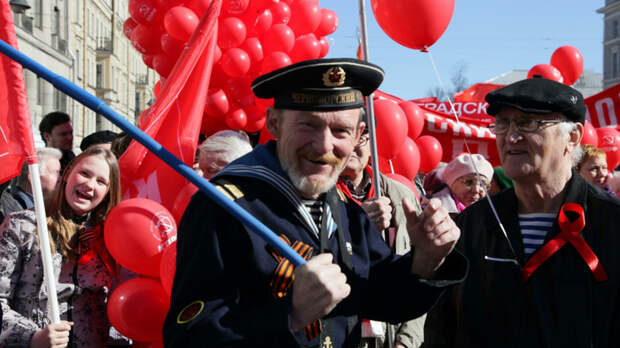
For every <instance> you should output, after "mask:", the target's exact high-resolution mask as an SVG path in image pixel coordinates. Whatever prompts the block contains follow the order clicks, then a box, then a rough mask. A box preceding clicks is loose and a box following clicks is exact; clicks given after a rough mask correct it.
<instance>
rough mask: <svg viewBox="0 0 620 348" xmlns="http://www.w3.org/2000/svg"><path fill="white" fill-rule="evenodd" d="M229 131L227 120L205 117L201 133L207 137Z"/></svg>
mask: <svg viewBox="0 0 620 348" xmlns="http://www.w3.org/2000/svg"><path fill="white" fill-rule="evenodd" d="M225 129H228V125H227V124H226V120H225V119H224V117H222V118H211V117H203V118H202V125H201V126H200V133H201V134H204V135H206V136H209V135H211V134H215V133H217V132H219V131H221V130H225Z"/></svg>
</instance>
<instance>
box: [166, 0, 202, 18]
mask: <svg viewBox="0 0 620 348" xmlns="http://www.w3.org/2000/svg"><path fill="white" fill-rule="evenodd" d="M161 1H168V0H161ZM184 4H185V6H186V7H187V8H190V9H191V10H192V11H194V12H195V13H196V14H197V15H198V16H199V17H201V16H202V15H203V14H204V13H205V12H206V11H207V9H208V8H209V5H211V0H186V1H185V2H184Z"/></svg>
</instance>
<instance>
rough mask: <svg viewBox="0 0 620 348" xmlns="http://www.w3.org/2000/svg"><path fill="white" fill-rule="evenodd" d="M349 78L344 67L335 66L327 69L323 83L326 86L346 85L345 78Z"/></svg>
mask: <svg viewBox="0 0 620 348" xmlns="http://www.w3.org/2000/svg"><path fill="white" fill-rule="evenodd" d="M346 78H347V75H346V73H345V72H344V69H343V68H341V67H339V66H335V67H332V68H329V69H327V71H326V72H325V73H323V84H324V85H325V87H338V86H342V85H344V80H345V79H346Z"/></svg>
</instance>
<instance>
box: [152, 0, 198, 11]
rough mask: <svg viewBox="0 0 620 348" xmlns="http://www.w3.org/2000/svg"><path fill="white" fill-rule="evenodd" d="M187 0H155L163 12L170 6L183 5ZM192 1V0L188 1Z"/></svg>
mask: <svg viewBox="0 0 620 348" xmlns="http://www.w3.org/2000/svg"><path fill="white" fill-rule="evenodd" d="M184 2H186V0H155V4H156V5H157V7H159V9H160V10H161V11H162V12H165V11H166V10H168V9H169V8H172V7H175V6H179V5H182V4H183V3H184ZM187 2H191V0H189V1H187Z"/></svg>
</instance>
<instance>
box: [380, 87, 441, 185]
mask: <svg viewBox="0 0 620 348" xmlns="http://www.w3.org/2000/svg"><path fill="white" fill-rule="evenodd" d="M381 95H382V96H381V97H379V98H376V99H375V101H374V112H375V119H376V137H377V152H378V155H379V161H378V162H379V170H380V171H381V172H383V173H387V174H390V175H392V176H393V179H395V180H398V181H401V182H403V183H405V184H407V185H411V183H412V181H413V179H414V177H415V176H416V175H417V174H418V171H420V170H421V171H423V172H428V171H430V170H432V169H433V168H435V167H436V166H437V164H439V162H440V161H441V156H442V155H443V150H442V148H441V144H440V143H439V141H438V140H437V139H436V138H435V137H433V136H430V135H424V136H420V134H422V130H423V128H424V114H423V111H422V109H421V108H420V107H419V106H418V105H417V104H415V103H413V102H411V101H399V100H397V99H392V98H390V97H389V95H386V94H381ZM422 154H423V156H422ZM403 178H404V179H406V180H403ZM414 192H415V190H414Z"/></svg>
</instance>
